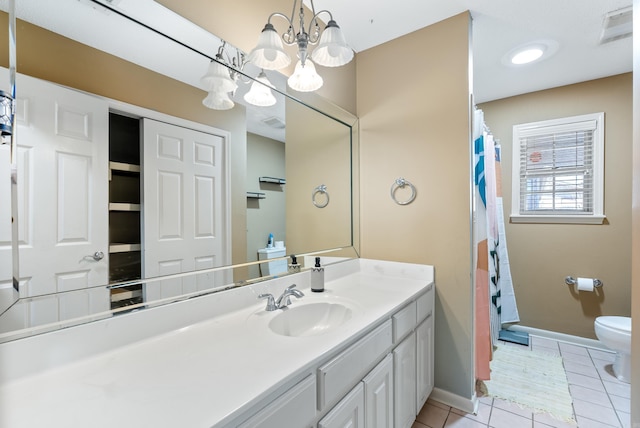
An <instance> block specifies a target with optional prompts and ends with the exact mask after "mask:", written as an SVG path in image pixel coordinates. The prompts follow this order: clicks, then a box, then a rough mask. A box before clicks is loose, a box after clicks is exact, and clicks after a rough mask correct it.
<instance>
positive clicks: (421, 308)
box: [416, 283, 434, 324]
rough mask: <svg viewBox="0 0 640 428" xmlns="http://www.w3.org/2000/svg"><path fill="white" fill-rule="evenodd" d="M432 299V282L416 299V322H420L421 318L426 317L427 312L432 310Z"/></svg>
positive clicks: (429, 312)
mask: <svg viewBox="0 0 640 428" xmlns="http://www.w3.org/2000/svg"><path fill="white" fill-rule="evenodd" d="M433 299H434V291H433V283H432V284H429V286H428V287H427V291H426V292H425V293H424V294H423V295H422V296H420V297H418V300H417V301H416V303H417V305H418V308H417V309H418V319H417V323H418V324H420V322H421V321H422V320H424V319H425V318H427V316H429V314H431V313H432V312H433Z"/></svg>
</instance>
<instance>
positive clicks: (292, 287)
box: [285, 284, 296, 291]
mask: <svg viewBox="0 0 640 428" xmlns="http://www.w3.org/2000/svg"><path fill="white" fill-rule="evenodd" d="M294 288H296V285H295V284H291V285H290V286H288V287H287V288H285V291H289V290H293V289H294Z"/></svg>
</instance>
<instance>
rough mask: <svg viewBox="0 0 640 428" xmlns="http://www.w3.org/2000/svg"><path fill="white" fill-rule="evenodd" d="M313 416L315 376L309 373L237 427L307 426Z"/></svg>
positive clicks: (314, 408) (314, 407) (314, 411)
mask: <svg viewBox="0 0 640 428" xmlns="http://www.w3.org/2000/svg"><path fill="white" fill-rule="evenodd" d="M315 416H316V377H315V376H314V375H309V376H307V377H306V378H305V379H304V380H303V381H301V382H300V383H298V384H296V385H295V386H294V387H293V388H291V389H290V390H288V391H287V392H285V393H284V394H282V395H281V396H279V397H278V398H276V399H275V400H274V401H272V402H271V403H269V404H268V405H267V406H265V407H264V408H263V409H262V410H260V411H259V412H258V413H256V414H255V415H253V416H252V417H251V418H250V419H249V420H247V421H246V422H244V423H243V424H241V425H239V428H258V427H260V428H282V427H309V426H311V423H312V422H313V418H314V417H315Z"/></svg>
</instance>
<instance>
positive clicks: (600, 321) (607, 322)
mask: <svg viewBox="0 0 640 428" xmlns="http://www.w3.org/2000/svg"><path fill="white" fill-rule="evenodd" d="M595 331H596V336H597V337H598V340H600V342H602V344H603V345H605V346H606V347H607V348H609V349H611V350H613V351H616V360H615V362H614V363H613V373H614V374H615V376H616V377H617V378H618V379H619V380H621V381H623V382H627V383H629V382H631V318H630V317H615V316H603V317H598V318H596V321H595Z"/></svg>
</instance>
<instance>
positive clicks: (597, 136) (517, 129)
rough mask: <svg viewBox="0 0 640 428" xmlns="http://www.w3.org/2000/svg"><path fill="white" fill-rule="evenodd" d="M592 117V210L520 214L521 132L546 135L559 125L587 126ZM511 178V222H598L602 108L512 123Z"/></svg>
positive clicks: (601, 208)
mask: <svg viewBox="0 0 640 428" xmlns="http://www.w3.org/2000/svg"><path fill="white" fill-rule="evenodd" d="M593 121H595V129H594V130H593V151H592V154H593V164H592V183H593V190H592V191H593V194H592V203H593V212H592V213H591V214H567V213H562V214H560V213H557V212H553V211H550V213H549V214H540V213H536V214H523V213H521V212H520V187H521V177H520V154H521V145H520V139H521V138H522V137H523V136H538V135H548V134H552V133H554V132H555V133H557V132H559V130H560V129H562V128H566V129H576V130H580V129H585V130H586V129H590V127H589V126H588V124H591V123H593ZM511 177H512V182H511V194H512V199H511V216H510V219H511V222H512V223H565V224H602V223H604V220H605V219H606V216H605V215H604V112H599V113H591V114H585V115H579V116H571V117H564V118H559V119H551V120H543V121H539V122H530V123H522V124H518V125H514V126H513V164H512V175H511Z"/></svg>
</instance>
